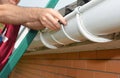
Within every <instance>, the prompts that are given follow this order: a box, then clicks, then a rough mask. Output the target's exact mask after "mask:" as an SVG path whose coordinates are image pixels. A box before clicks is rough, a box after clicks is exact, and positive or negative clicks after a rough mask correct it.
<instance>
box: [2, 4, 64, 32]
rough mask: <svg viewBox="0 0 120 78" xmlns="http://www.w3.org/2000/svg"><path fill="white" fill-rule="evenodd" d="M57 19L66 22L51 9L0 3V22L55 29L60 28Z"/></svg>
mask: <svg viewBox="0 0 120 78" xmlns="http://www.w3.org/2000/svg"><path fill="white" fill-rule="evenodd" d="M58 20H60V21H61V22H62V23H63V24H66V21H65V19H64V18H63V17H62V16H61V14H59V12H57V11H55V10H53V9H48V8H27V7H19V6H15V5H10V4H5V5H0V22H2V23H9V24H16V25H17V24H23V25H25V26H27V27H29V28H32V29H36V30H39V29H41V28H43V27H47V28H49V29H52V30H55V29H59V28H60V25H59V23H58Z"/></svg>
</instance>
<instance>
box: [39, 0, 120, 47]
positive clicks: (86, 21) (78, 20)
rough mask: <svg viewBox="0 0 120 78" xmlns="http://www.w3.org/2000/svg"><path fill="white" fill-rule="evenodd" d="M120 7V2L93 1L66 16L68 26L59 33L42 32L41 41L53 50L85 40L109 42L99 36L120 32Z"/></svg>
mask: <svg viewBox="0 0 120 78" xmlns="http://www.w3.org/2000/svg"><path fill="white" fill-rule="evenodd" d="M119 7H120V0H92V1H90V2H89V3H87V4H85V5H83V6H79V7H77V8H76V9H75V10H74V11H73V12H72V13H70V14H68V15H67V16H65V18H66V20H67V22H68V24H67V26H64V27H63V26H62V25H61V30H59V31H54V32H53V31H49V30H48V31H45V32H41V33H40V39H41V41H42V43H43V44H44V45H45V46H47V47H48V48H52V49H56V48H57V47H59V46H60V45H67V44H70V43H74V42H82V41H85V40H91V41H93V42H109V41H111V40H110V39H106V38H102V37H99V36H100V35H107V34H111V33H114V32H119V31H120V9H119Z"/></svg>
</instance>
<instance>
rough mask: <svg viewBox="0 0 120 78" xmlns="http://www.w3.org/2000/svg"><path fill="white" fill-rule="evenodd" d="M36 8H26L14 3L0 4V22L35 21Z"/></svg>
mask: <svg viewBox="0 0 120 78" xmlns="http://www.w3.org/2000/svg"><path fill="white" fill-rule="evenodd" d="M34 10H37V8H26V7H19V6H15V5H9V4H5V5H0V22H2V23H9V24H23V23H26V22H32V21H36V20H37V17H36V16H35V14H36V11H34Z"/></svg>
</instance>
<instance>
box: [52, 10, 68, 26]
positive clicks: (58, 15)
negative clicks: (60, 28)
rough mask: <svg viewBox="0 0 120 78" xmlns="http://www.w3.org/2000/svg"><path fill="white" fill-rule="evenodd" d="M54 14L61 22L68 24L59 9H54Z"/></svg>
mask: <svg viewBox="0 0 120 78" xmlns="http://www.w3.org/2000/svg"><path fill="white" fill-rule="evenodd" d="M52 14H53V16H54V17H55V18H57V19H59V23H61V24H64V25H66V24H67V22H66V20H65V18H64V17H63V16H62V15H61V14H60V13H59V12H58V11H54V12H52Z"/></svg>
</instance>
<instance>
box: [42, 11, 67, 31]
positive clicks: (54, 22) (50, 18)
mask: <svg viewBox="0 0 120 78" xmlns="http://www.w3.org/2000/svg"><path fill="white" fill-rule="evenodd" d="M45 10H46V11H45ZM45 10H44V12H42V15H41V18H40V21H41V23H42V24H43V25H44V26H45V27H47V28H49V29H51V30H57V29H60V28H61V26H60V24H64V25H66V20H65V19H64V17H63V16H62V15H61V14H60V13H59V12H58V11H55V10H53V9H45Z"/></svg>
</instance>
